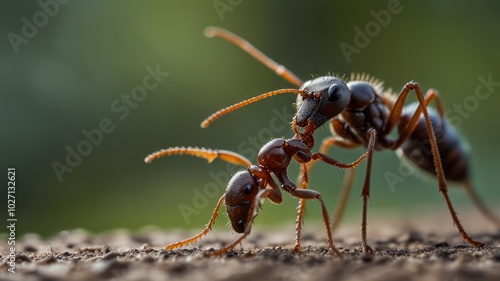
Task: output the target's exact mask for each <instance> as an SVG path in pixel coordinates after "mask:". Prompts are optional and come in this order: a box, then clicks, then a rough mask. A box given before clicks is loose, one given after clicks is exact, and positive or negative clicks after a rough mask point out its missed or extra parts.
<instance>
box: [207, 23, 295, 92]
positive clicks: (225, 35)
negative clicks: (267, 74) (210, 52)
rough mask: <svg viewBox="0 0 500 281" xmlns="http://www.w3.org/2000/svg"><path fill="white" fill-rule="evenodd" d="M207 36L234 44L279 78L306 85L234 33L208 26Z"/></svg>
mask: <svg viewBox="0 0 500 281" xmlns="http://www.w3.org/2000/svg"><path fill="white" fill-rule="evenodd" d="M205 36H207V37H219V38H222V39H224V40H226V41H228V42H230V43H233V44H234V45H236V46H237V47H238V48H240V49H242V50H243V51H245V52H246V53H248V54H249V55H251V56H252V57H254V58H255V59H257V60H258V61H260V62H261V63H262V64H264V65H265V66H267V67H268V68H269V69H271V70H272V71H274V72H275V73H276V74H277V75H278V76H280V77H281V78H283V79H285V80H287V81H288V82H290V83H292V84H294V85H295V86H297V87H300V86H302V84H303V83H304V82H302V80H300V79H299V78H298V77H297V76H296V75H295V74H293V73H292V72H291V71H290V70H288V69H287V68H286V67H284V66H283V65H280V64H278V63H277V62H275V61H273V60H272V59H271V58H269V57H268V56H266V55H264V54H263V53H262V52H261V51H259V50H258V49H257V48H255V47H254V46H253V45H252V44H250V43H249V42H248V41H246V40H245V39H243V38H241V37H239V36H238V35H236V34H234V33H232V32H229V31H227V30H225V29H222V28H218V27H213V26H208V27H207V28H205Z"/></svg>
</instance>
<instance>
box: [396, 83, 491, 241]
mask: <svg viewBox="0 0 500 281" xmlns="http://www.w3.org/2000/svg"><path fill="white" fill-rule="evenodd" d="M411 90H415V92H416V94H417V98H418V102H419V103H420V106H419V108H422V109H423V113H424V118H425V123H426V127H427V133H428V135H429V140H430V144H431V150H432V156H433V158H434V166H435V168H436V175H437V178H438V183H439V186H438V187H439V192H441V194H442V195H443V197H444V200H445V201H446V205H447V206H448V210H449V211H450V214H451V217H452V219H453V223H454V224H455V226H456V227H457V229H458V232H459V233H460V235H461V236H462V238H463V239H464V240H465V241H466V242H467V243H469V244H471V245H472V246H474V247H484V246H485V244H484V243H482V242H479V241H476V240H474V239H472V238H471V237H470V236H469V234H467V232H465V230H464V228H463V226H462V224H461V223H460V220H459V219H458V216H457V213H456V212H455V208H454V207H453V204H452V203H451V200H450V197H449V196H448V186H447V185H446V179H445V177H444V171H443V166H442V164H441V158H440V156H439V152H438V147H437V141H436V135H435V134H434V129H433V127H432V123H431V119H430V118H429V112H428V111H427V107H426V103H425V100H424V96H423V94H422V90H421V89H420V86H419V85H418V83H415V82H409V83H407V84H406V85H405V86H404V88H403V90H402V91H401V94H400V97H399V98H398V99H401V98H403V99H405V98H406V96H407V95H408V93H409V92H410V91H411ZM396 104H398V101H397V102H396ZM417 112H418V110H417V111H416V112H415V114H417ZM396 117H397V118H399V116H396ZM413 118H414V117H412V119H413ZM408 126H409V125H408ZM398 142H399V141H397V142H396V143H398ZM393 149H395V148H393Z"/></svg>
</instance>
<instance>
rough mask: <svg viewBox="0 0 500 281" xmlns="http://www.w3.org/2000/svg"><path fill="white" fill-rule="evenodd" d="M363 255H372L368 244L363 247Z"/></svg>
mask: <svg viewBox="0 0 500 281" xmlns="http://www.w3.org/2000/svg"><path fill="white" fill-rule="evenodd" d="M363 253H365V254H373V253H374V251H373V249H372V247H370V246H369V245H368V244H365V245H363Z"/></svg>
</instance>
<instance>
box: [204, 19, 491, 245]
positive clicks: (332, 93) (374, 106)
mask: <svg viewBox="0 0 500 281" xmlns="http://www.w3.org/2000/svg"><path fill="white" fill-rule="evenodd" d="M205 35H206V36H207V37H220V38H223V39H225V40H227V41H229V42H231V43H233V44H235V45H236V46H238V47H239V48H241V49H243V50H244V51H246V52H247V53H248V54H250V55H251V56H253V57H254V58H256V59H257V60H259V61H260V62H262V63H263V64H265V65H266V66H267V67H269V68H270V69H271V70H273V71H274V72H275V73H276V74H278V75H279V76H281V77H282V78H284V79H285V80H287V81H289V82H291V83H292V84H294V85H295V86H297V87H300V88H299V89H298V90H297V89H283V90H278V91H273V92H269V93H266V94H262V95H259V96H256V97H254V98H251V99H248V100H245V101H243V102H240V103H237V104H235V105H233V106H230V107H227V108H225V109H222V110H219V111H217V112H216V113H214V114H212V115H211V116H210V117H208V118H207V119H205V120H204V121H203V122H202V123H201V126H202V127H203V128H205V127H207V126H208V125H209V124H210V123H211V122H213V121H214V120H215V119H217V118H219V117H221V116H222V115H224V114H227V113H229V112H231V111H234V110H236V109H238V108H241V107H243V106H246V105H248V104H251V103H253V102H256V101H258V100H261V99H263V98H267V97H269V96H272V95H274V94H273V93H276V94H282V93H294V94H297V103H296V105H297V112H296V115H295V116H294V118H293V121H292V128H293V130H294V132H295V138H297V139H301V140H302V141H303V142H304V143H305V144H306V145H307V147H308V148H309V149H311V148H312V147H313V145H314V137H313V134H314V131H315V130H316V129H317V128H318V127H320V126H322V125H323V124H325V123H327V122H329V123H330V131H331V133H332V136H330V137H327V138H326V139H325V140H323V142H322V144H321V147H320V150H319V152H320V153H321V155H326V153H327V151H328V149H329V147H331V146H333V145H336V146H339V147H342V148H348V149H352V148H356V147H359V146H365V147H367V152H366V153H367V154H368V157H367V169H366V176H365V181H364V185H363V189H362V192H361V195H362V199H363V213H362V223H361V244H362V247H363V251H364V252H368V253H373V250H372V248H371V247H370V246H369V245H368V242H367V234H366V225H367V202H368V198H369V196H370V176H371V166H372V157H373V152H374V151H375V150H393V151H396V150H397V151H398V155H399V156H400V157H404V158H406V159H407V160H409V162H410V163H412V164H413V165H414V166H415V167H417V168H419V169H420V170H422V171H426V172H428V173H431V174H433V175H434V176H436V177H437V179H438V187H439V192H440V193H441V194H442V195H443V197H444V200H445V202H446V204H447V206H448V209H449V211H450V214H451V217H452V220H453V222H454V224H455V225H456V227H457V229H458V231H459V233H460V235H461V236H462V238H463V239H464V240H465V241H466V242H468V243H469V244H471V245H472V246H475V247H483V246H484V245H485V244H484V243H482V242H479V241H476V240H474V239H472V238H471V237H470V236H469V235H468V234H467V233H466V231H465V230H464V228H463V226H462V224H461V223H460V221H459V219H458V217H457V215H456V212H455V210H454V207H453V205H452V203H451V200H450V198H449V196H448V187H447V184H446V180H449V181H454V182H459V183H462V184H463V185H464V186H465V189H466V190H467V192H468V194H469V195H470V197H471V198H472V200H473V202H474V203H475V204H476V205H477V207H478V208H479V209H480V210H481V212H482V213H483V214H484V215H485V216H486V217H487V218H488V219H489V220H491V221H492V222H494V223H495V224H497V225H500V222H499V220H498V219H497V218H496V217H495V216H494V215H493V214H492V213H491V212H490V211H489V209H488V208H487V207H486V206H485V205H484V203H483V202H482V201H481V200H480V198H479V197H478V195H477V194H476V192H475V190H474V189H473V187H472V184H471V180H470V176H469V175H470V173H469V166H468V157H467V154H466V153H465V150H464V147H463V143H462V142H461V140H460V138H459V137H458V135H457V134H456V133H455V132H454V131H453V129H452V128H451V127H450V126H449V125H448V123H447V121H446V119H445V118H444V107H443V105H442V101H441V99H440V97H439V94H438V92H437V91H436V90H434V89H430V90H428V91H427V93H426V94H425V96H424V94H423V93H422V90H421V88H420V86H419V85H418V84H417V83H416V82H413V81H412V82H409V83H407V84H406V85H405V86H404V87H403V89H402V90H401V91H400V93H399V95H395V94H394V93H392V92H391V91H388V90H384V89H383V85H382V82H380V81H378V80H376V79H373V78H370V77H368V76H367V75H358V76H353V77H352V78H351V79H350V81H343V80H342V79H340V78H338V77H334V76H324V77H318V78H315V79H313V80H310V81H306V82H305V83H304V82H302V80H300V79H299V78H297V76H295V75H294V74H293V73H292V72H291V71H289V70H288V69H286V68H285V67H284V66H282V65H279V64H277V63H276V62H274V61H273V60H272V59H270V58H268V57H267V56H265V55H264V54H263V53H262V52H260V51H259V50H257V49H256V48H255V47H254V46H252V45H251V44H250V43H248V42H247V41H245V40H244V39H242V38H240V37H239V36H237V35H235V34H233V33H231V32H229V31H226V30H224V29H220V28H215V27H207V28H206V29H205ZM411 91H415V93H416V96H417V99H418V102H417V103H413V104H410V105H406V106H405V105H404V103H405V101H406V98H407V96H408V94H409V93H410V92H411ZM432 101H435V102H436V104H437V112H436V111H434V110H430V109H429V108H428V106H429V104H430V103H431V102H432ZM396 126H398V137H397V138H396V139H393V138H391V137H390V136H389V134H390V133H391V132H392V131H393V129H394V128H395V127H396ZM369 143H374V144H375V145H368V144H369ZM318 159H321V158H318ZM312 164H313V162H309V163H308V164H307V165H302V170H301V175H302V176H301V178H302V180H301V184H302V187H304V188H307V177H306V175H307V173H308V170H310V169H311V167H312ZM351 177H352V173H348V174H346V180H345V182H347V184H345V185H344V188H343V193H344V194H343V196H341V201H340V202H339V206H338V208H337V211H336V215H335V219H334V221H333V223H332V226H336V225H337V223H338V221H339V220H340V217H341V215H340V214H341V213H342V211H343V208H344V206H345V200H346V199H347V196H346V194H347V193H348V192H349V190H350V185H351V183H350V182H352V178H351ZM304 208H305V201H304V200H301V202H300V205H299V218H301V217H302V216H301V213H302V212H303V210H304ZM300 223H301V222H300V221H299V220H298V221H297V224H300ZM298 234H300V232H299V233H298ZM297 240H298V239H297ZM297 246H298V247H300V245H297ZM297 246H296V247H297Z"/></svg>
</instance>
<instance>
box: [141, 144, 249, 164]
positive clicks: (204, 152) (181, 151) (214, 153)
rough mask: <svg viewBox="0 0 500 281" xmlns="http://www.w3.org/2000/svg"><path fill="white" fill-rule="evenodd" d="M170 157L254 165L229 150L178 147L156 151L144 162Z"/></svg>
mask: <svg viewBox="0 0 500 281" xmlns="http://www.w3.org/2000/svg"><path fill="white" fill-rule="evenodd" d="M168 155H191V156H196V157H200V158H204V159H207V160H208V163H211V162H212V161H214V160H215V159H216V158H220V159H221V160H224V161H226V162H229V163H232V164H235V165H241V166H245V167H249V166H251V165H252V163H251V162H250V160H248V159H247V158H246V157H244V156H243V155H240V154H238V153H236V152H232V151H229V150H217V149H214V150H212V149H207V148H204V147H190V146H188V147H183V146H182V147H178V146H176V147H171V148H167V149H162V150H159V151H156V152H154V153H151V154H149V155H148V156H147V157H146V158H144V162H146V163H151V162H152V161H153V160H155V159H157V158H160V157H163V156H168Z"/></svg>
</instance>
